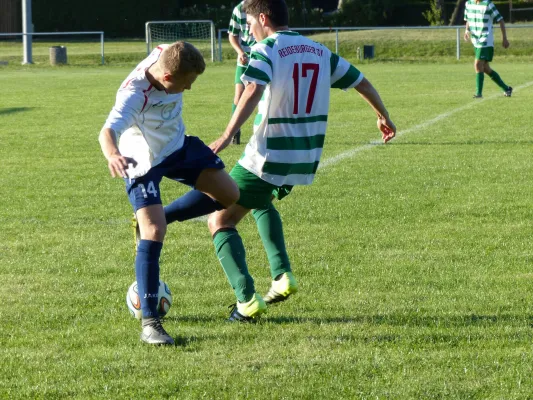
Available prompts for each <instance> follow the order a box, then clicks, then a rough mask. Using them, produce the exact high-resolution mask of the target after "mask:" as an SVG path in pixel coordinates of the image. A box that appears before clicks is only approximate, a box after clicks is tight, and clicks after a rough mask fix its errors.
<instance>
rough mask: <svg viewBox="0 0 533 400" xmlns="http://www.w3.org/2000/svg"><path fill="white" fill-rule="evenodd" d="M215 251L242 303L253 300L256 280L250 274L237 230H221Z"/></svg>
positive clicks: (217, 235) (215, 242)
mask: <svg viewBox="0 0 533 400" xmlns="http://www.w3.org/2000/svg"><path fill="white" fill-rule="evenodd" d="M213 243H214V244H215V251H216V253H217V257H218V260H219V261H220V264H222V268H223V269H224V272H225V273H226V276H227V277H228V281H229V283H230V285H231V287H232V288H233V291H234V292H235V296H237V299H238V300H239V301H240V302H241V303H246V302H247V301H250V300H251V299H252V296H253V295H254V293H255V288H254V280H253V278H252V277H251V275H250V274H249V273H248V266H247V265H246V251H245V250H244V245H243V244H242V239H241V237H240V236H239V232H237V230H236V229H228V230H220V231H218V232H217V233H215V236H214V238H213Z"/></svg>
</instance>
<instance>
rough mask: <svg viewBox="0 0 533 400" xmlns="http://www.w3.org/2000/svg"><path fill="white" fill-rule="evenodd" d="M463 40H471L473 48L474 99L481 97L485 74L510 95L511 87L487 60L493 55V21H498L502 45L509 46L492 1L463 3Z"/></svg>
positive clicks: (501, 19)
mask: <svg viewBox="0 0 533 400" xmlns="http://www.w3.org/2000/svg"><path fill="white" fill-rule="evenodd" d="M465 21H466V27H465V36H464V38H465V40H466V41H468V40H472V44H473V45H474V48H475V53H476V55H475V57H476V58H475V61H474V69H475V70H476V89H477V90H476V94H475V95H474V99H481V98H482V97H483V82H484V80H485V74H487V75H488V76H490V78H491V79H492V80H493V81H494V83H496V85H498V86H499V87H500V88H501V89H502V90H503V94H504V96H506V97H511V95H512V94H513V88H512V87H511V86H507V85H506V84H505V83H504V82H503V80H502V78H500V75H498V73H497V72H496V71H494V70H493V69H492V68H491V67H490V65H489V62H491V61H492V58H493V56H494V33H493V29H492V26H493V21H494V22H499V24H500V29H501V31H502V45H503V48H504V49H506V48H508V47H509V41H508V40H507V32H506V30H505V22H504V21H503V17H502V16H501V14H500V13H499V12H498V9H497V8H496V6H495V5H494V3H493V2H492V1H490V0H468V1H467V2H466V5H465Z"/></svg>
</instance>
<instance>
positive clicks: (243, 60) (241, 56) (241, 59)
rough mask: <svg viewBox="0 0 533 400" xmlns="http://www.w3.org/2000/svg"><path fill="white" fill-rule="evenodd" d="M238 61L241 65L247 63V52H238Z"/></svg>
mask: <svg viewBox="0 0 533 400" xmlns="http://www.w3.org/2000/svg"><path fill="white" fill-rule="evenodd" d="M238 59H239V63H241V65H248V54H246V53H244V52H243V53H241V54H239V57H238Z"/></svg>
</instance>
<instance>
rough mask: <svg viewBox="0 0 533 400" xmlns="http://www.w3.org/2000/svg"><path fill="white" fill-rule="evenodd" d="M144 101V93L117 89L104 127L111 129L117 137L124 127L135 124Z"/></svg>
mask: <svg viewBox="0 0 533 400" xmlns="http://www.w3.org/2000/svg"><path fill="white" fill-rule="evenodd" d="M144 103H145V97H144V95H142V94H140V93H136V92H133V91H130V90H119V91H118V93H117V98H116V101H115V105H114V106H113V109H112V110H111V112H110V113H109V116H108V117H107V120H106V122H105V124H104V128H111V129H113V130H114V131H115V133H116V134H117V137H120V135H121V134H122V133H124V131H125V130H126V129H128V128H130V127H131V126H132V125H133V124H135V122H136V121H137V118H138V117H139V116H140V113H141V111H142V109H143V107H144Z"/></svg>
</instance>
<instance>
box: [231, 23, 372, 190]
mask: <svg viewBox="0 0 533 400" xmlns="http://www.w3.org/2000/svg"><path fill="white" fill-rule="evenodd" d="M241 80H242V81H243V82H244V84H245V85H246V84H249V83H251V82H255V83H257V84H259V85H266V88H265V91H264V93H263V97H262V98H261V101H260V102H259V105H258V114H257V116H256V118H255V120H254V134H253V136H252V137H251V138H250V141H249V142H248V145H247V146H246V148H245V150H244V155H243V157H242V158H241V159H240V160H239V164H241V165H242V166H243V167H244V168H246V169H247V170H248V171H250V172H252V173H253V174H255V175H256V176H258V177H259V178H261V179H262V180H264V181H266V182H268V183H271V184H272V185H275V186H282V185H308V184H310V183H311V182H312V181H313V178H314V176H315V172H316V170H317V168H318V163H319V161H320V156H321V155H322V147H323V145H324V139H325V135H326V128H327V121H328V111H329V93H330V88H338V89H348V88H353V87H355V86H357V85H358V84H359V82H361V81H362V80H363V74H362V73H361V72H360V71H359V70H357V68H355V67H354V66H353V65H351V64H350V63H349V62H347V61H346V60H344V59H343V58H342V57H339V56H338V55H336V54H334V53H332V52H331V51H330V50H329V49H328V48H327V47H325V46H323V45H321V44H319V43H316V42H313V41H312V40H310V39H308V38H306V37H304V36H300V35H299V34H298V33H296V32H292V31H279V32H276V33H275V34H273V35H271V36H269V37H268V38H266V39H265V40H263V41H261V42H259V43H256V44H255V45H254V46H253V47H252V51H251V54H250V62H249V64H248V68H247V69H246V71H245V73H244V74H243V75H242V76H241Z"/></svg>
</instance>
